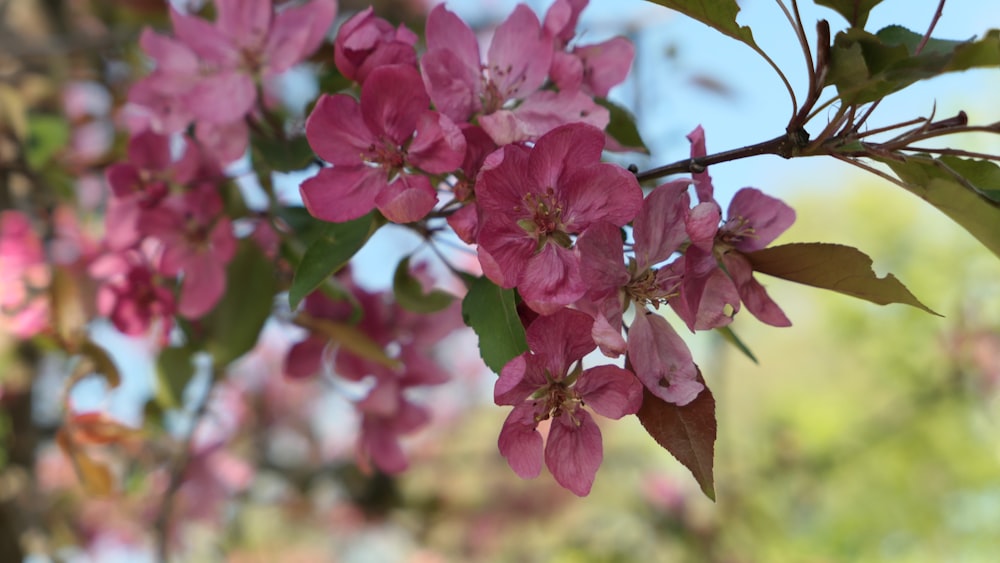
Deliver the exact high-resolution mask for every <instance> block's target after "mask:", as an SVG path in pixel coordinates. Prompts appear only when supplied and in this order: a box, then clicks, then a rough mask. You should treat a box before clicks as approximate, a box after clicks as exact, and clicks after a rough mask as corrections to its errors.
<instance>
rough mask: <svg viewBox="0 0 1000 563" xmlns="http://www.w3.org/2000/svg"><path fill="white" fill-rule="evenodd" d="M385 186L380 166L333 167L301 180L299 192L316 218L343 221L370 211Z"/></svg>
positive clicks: (383, 173) (335, 221)
mask: <svg viewBox="0 0 1000 563" xmlns="http://www.w3.org/2000/svg"><path fill="white" fill-rule="evenodd" d="M385 186H386V181H385V172H384V171H382V170H379V169H377V168H369V167H367V166H363V165H362V166H334V167H332V168H323V169H322V170H320V171H319V173H317V174H316V175H315V176H313V177H312V178H309V179H308V180H306V181H305V182H302V185H301V186H299V192H300V193H301V194H302V201H303V202H304V203H305V206H306V209H308V210H309V213H310V214H312V216H313V217H316V218H317V219H322V220H324V221H330V222H331V223H342V222H344V221H350V220H351V219H357V218H358V217H361V216H362V215H364V214H365V213H368V212H369V211H371V210H372V209H373V208H374V207H375V197H376V196H377V195H378V193H379V192H380V191H381V190H382V188H384V187H385Z"/></svg>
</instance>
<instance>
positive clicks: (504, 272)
mask: <svg viewBox="0 0 1000 563" xmlns="http://www.w3.org/2000/svg"><path fill="white" fill-rule="evenodd" d="M603 147H604V134H603V133H602V132H601V131H600V130H598V129H596V128H594V127H591V126H589V125H584V124H580V123H577V124H570V125H564V126H561V127H558V128H556V129H554V130H552V131H550V132H549V133H546V134H545V135H543V136H542V137H541V138H539V139H538V141H537V142H536V143H535V146H534V148H532V149H528V148H525V147H522V146H517V145H507V146H505V147H503V148H502V149H501V150H499V151H497V152H495V153H493V154H492V155H490V156H489V157H488V158H487V160H486V163H485V164H484V165H483V168H482V171H481V172H480V174H479V179H478V181H477V185H476V196H477V205H478V207H479V210H480V231H479V240H478V243H479V258H480V263H481V264H482V266H483V271H484V272H485V273H486V274H487V275H488V276H489V277H490V279H491V280H493V281H494V282H496V283H497V284H499V285H501V286H503V287H517V288H518V289H519V291H520V292H521V296H522V297H524V299H525V301H526V302H527V303H528V304H529V306H530V307H531V308H532V309H534V310H536V311H538V312H539V313H542V314H549V313H553V312H555V311H557V310H559V309H560V308H562V307H564V306H566V305H568V304H570V303H572V302H574V301H576V300H577V299H579V298H580V297H582V296H583V295H584V293H585V292H586V289H587V288H586V285H585V284H584V282H583V279H582V278H581V276H580V258H579V256H578V254H577V252H576V249H575V248H574V247H573V239H572V235H578V234H581V233H583V232H585V231H586V229H587V228H588V227H590V226H591V225H592V224H594V223H596V222H598V221H604V222H607V223H610V224H611V225H614V226H618V227H620V226H622V225H625V224H626V223H628V222H629V221H631V220H632V218H633V217H635V214H636V213H637V212H638V211H639V208H640V207H641V205H642V190H641V189H640V188H639V184H638V182H636V179H635V176H633V175H632V174H630V173H629V172H628V171H627V170H625V169H623V168H621V167H618V166H615V165H612V164H606V163H602V162H600V159H601V149H602V148H603Z"/></svg>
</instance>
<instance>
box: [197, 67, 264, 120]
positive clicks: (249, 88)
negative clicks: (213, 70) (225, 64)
mask: <svg viewBox="0 0 1000 563" xmlns="http://www.w3.org/2000/svg"><path fill="white" fill-rule="evenodd" d="M184 99H185V100H186V101H187V103H188V104H189V107H190V109H191V111H192V113H193V114H194V116H195V118H196V119H198V120H201V121H206V122H208V123H216V124H222V123H230V122H233V121H239V120H242V119H243V117H244V116H246V114H248V113H250V110H251V109H253V105H254V102H255V101H257V90H256V89H255V88H254V84H253V79H252V78H251V77H250V76H249V75H247V74H243V73H241V72H237V71H221V72H219V73H218V74H213V75H209V76H206V77H204V78H202V79H201V80H199V81H198V82H197V84H195V86H194V87H193V88H192V89H191V90H190V91H188V92H187V93H186V94H185V96H184Z"/></svg>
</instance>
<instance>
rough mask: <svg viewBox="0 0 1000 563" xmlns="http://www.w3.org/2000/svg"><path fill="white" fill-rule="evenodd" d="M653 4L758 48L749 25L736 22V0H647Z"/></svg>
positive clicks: (737, 8)
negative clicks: (674, 11) (675, 11)
mask: <svg viewBox="0 0 1000 563" xmlns="http://www.w3.org/2000/svg"><path fill="white" fill-rule="evenodd" d="M648 1H650V2H652V3H654V4H659V5H661V6H664V7H667V8H670V9H671V10H677V11H678V12H680V13H682V14H684V15H686V16H688V17H692V18H694V19H696V20H698V21H700V22H701V23H703V24H706V25H708V26H711V27H713V28H715V29H716V30H717V31H719V32H720V33H722V34H724V35H728V36H729V37H732V38H733V39H736V40H738V41H742V42H744V43H746V44H747V45H750V46H751V47H753V48H754V49H755V50H756V49H757V48H758V47H757V44H756V43H754V40H753V32H752V31H751V30H750V28H749V27H746V26H741V25H740V24H738V23H736V14H738V13H739V11H740V7H739V5H738V4H737V3H736V0H648Z"/></svg>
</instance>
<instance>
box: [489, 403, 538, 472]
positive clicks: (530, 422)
mask: <svg viewBox="0 0 1000 563" xmlns="http://www.w3.org/2000/svg"><path fill="white" fill-rule="evenodd" d="M536 425H537V423H536V422H535V410H534V409H533V408H532V407H531V404H530V403H521V404H520V405H517V406H516V407H514V410H512V411H510V414H509V415H507V419H506V420H505V421H504V423H503V427H502V428H501V429H500V437H499V438H498V439H497V447H498V448H499V449H500V455H502V456H503V457H504V458H506V459H507V464H508V465H510V468H511V469H513V470H514V473H517V474H518V476H520V477H521V478H522V479H533V478H535V477H538V474H539V473H541V472H542V435H541V434H539V433H538V430H536V429H535V426H536Z"/></svg>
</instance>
